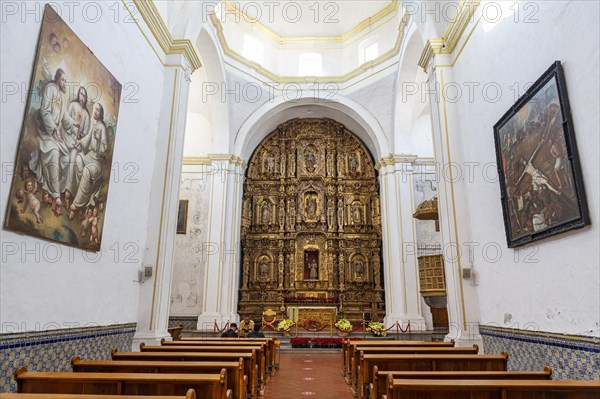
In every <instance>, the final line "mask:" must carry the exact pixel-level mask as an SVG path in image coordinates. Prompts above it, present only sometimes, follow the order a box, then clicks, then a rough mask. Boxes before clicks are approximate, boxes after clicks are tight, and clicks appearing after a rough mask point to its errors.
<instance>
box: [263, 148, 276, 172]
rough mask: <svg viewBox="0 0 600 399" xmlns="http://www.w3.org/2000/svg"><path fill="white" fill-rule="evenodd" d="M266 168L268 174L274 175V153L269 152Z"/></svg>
mask: <svg viewBox="0 0 600 399" xmlns="http://www.w3.org/2000/svg"><path fill="white" fill-rule="evenodd" d="M265 170H266V172H267V174H268V175H272V174H273V173H274V172H275V157H274V156H273V154H272V153H268V154H267V158H266V160H265Z"/></svg>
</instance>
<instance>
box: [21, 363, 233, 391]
mask: <svg viewBox="0 0 600 399" xmlns="http://www.w3.org/2000/svg"><path fill="white" fill-rule="evenodd" d="M15 380H16V381H17V392H18V393H69V394H88V393H89V394H108V395H180V396H181V395H185V394H186V393H187V391H188V390H189V389H194V390H195V391H196V393H197V394H198V396H199V397H201V398H205V397H209V398H215V399H217V398H218V399H232V398H233V392H232V391H231V390H229V389H227V371H226V370H221V372H220V373H219V374H151V373H68V372H62V373H46V372H31V371H27V369H26V368H25V367H20V368H19V369H18V370H17V372H16V373H15Z"/></svg>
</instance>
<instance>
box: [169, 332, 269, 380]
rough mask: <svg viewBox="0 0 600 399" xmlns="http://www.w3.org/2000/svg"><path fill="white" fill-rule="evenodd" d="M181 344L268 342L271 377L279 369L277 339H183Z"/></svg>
mask: <svg viewBox="0 0 600 399" xmlns="http://www.w3.org/2000/svg"><path fill="white" fill-rule="evenodd" d="M178 342H179V343H180V344H181V343H187V342H250V343H254V342H266V343H267V348H268V356H269V361H268V364H269V365H270V366H269V372H270V374H271V375H274V374H275V370H276V369H278V367H277V366H278V365H277V364H276V362H275V352H276V348H277V347H278V346H279V340H277V339H275V338H268V337H265V338H248V337H239V338H220V337H219V338H216V337H181V338H180V339H179V341H178Z"/></svg>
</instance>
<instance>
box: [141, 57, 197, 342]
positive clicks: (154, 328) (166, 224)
mask: <svg viewBox="0 0 600 399" xmlns="http://www.w3.org/2000/svg"><path fill="white" fill-rule="evenodd" d="M167 59H168V64H167V65H168V66H166V67H165V72H164V74H165V79H164V85H163V95H162V98H163V101H162V107H161V114H160V115H159V117H158V119H157V120H158V129H159V134H158V138H157V143H156V148H157V149H158V150H157V153H156V160H155V167H154V171H153V174H152V189H151V193H152V194H151V199H150V207H149V215H148V238H147V242H146V253H145V255H144V266H151V267H152V277H150V278H144V277H142V279H141V282H140V284H141V286H140V296H139V304H138V319H137V331H136V333H135V336H134V338H133V350H139V344H140V343H141V342H144V343H146V344H149V345H153V344H158V343H159V342H160V340H161V338H166V339H170V335H169V333H168V332H167V328H168V323H169V305H170V289H171V276H172V273H173V258H174V245H175V230H176V226H177V211H178V204H179V201H178V200H179V181H180V179H181V164H182V158H183V139H184V134H185V121H186V112H187V100H188V89H189V82H190V73H191V71H190V68H189V66H188V63H187V61H186V59H185V58H184V57H183V56H181V55H171V56H168V57H167Z"/></svg>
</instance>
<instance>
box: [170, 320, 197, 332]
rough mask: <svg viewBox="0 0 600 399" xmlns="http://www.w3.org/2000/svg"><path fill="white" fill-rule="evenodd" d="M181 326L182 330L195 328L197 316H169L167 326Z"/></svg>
mask: <svg viewBox="0 0 600 399" xmlns="http://www.w3.org/2000/svg"><path fill="white" fill-rule="evenodd" d="M179 326H183V329H184V330H194V331H195V330H196V327H197V326H198V316H170V317H169V327H179Z"/></svg>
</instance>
